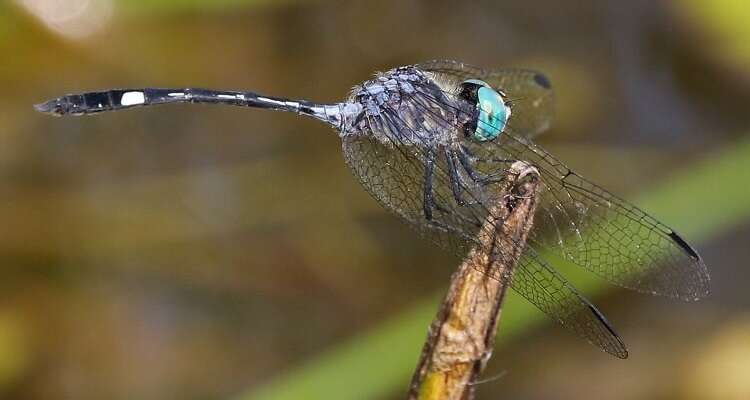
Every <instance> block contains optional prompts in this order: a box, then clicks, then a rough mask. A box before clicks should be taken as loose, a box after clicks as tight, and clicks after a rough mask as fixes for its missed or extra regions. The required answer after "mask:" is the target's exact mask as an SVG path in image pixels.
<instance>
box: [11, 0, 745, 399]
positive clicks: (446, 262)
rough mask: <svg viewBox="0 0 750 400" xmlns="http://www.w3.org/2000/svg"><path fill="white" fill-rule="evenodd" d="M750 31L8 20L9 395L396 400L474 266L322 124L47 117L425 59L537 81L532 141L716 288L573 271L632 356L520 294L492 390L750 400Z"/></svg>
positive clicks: (81, 2)
mask: <svg viewBox="0 0 750 400" xmlns="http://www.w3.org/2000/svg"><path fill="white" fill-rule="evenodd" d="M748 20H750V7H748V6H747V3H746V1H744V0H736V1H732V0H720V1H713V2H704V1H698V0H672V1H657V2H654V1H648V0H636V1H630V2H626V1H621V0H608V1H598V0H597V1H595V0H589V1H575V2H565V3H564V4H563V3H561V2H558V1H553V0H524V1H504V2H497V1H476V2H465V3H459V2H454V1H413V0H406V1H379V2H370V1H325V0H319V1H291V0H289V1H280V2H274V1H270V0H266V1H252V0H222V1H198V0H159V1H147V0H119V1H115V0H98V1H94V0H90V1H86V0H58V1H55V0H5V1H3V2H0V54H1V55H2V61H0V176H1V178H0V221H2V227H3V229H0V258H1V260H0V261H1V262H0V277H1V279H0V288H1V289H2V295H0V398H8V399H50V398H70V399H104V398H106V399H243V400H250V399H292V398H294V399H301V398H304V399H398V398H403V397H404V394H405V392H406V388H407V385H408V381H409V378H410V375H411V372H412V370H413V368H414V366H415V365H416V361H417V356H418V354H419V351H420V349H421V344H422V341H423V340H424V338H425V335H426V329H427V326H428V324H429V322H430V321H431V319H432V317H433V314H434V312H435V310H436V309H437V306H438V299H439V297H440V295H441V294H442V293H443V292H444V291H445V289H446V287H447V284H448V280H449V276H450V273H451V272H452V271H453V269H454V268H455V267H456V266H457V265H458V263H459V261H460V260H458V259H456V258H454V257H452V256H450V255H448V254H446V253H443V252H442V251H440V250H437V249H435V248H433V247H432V246H431V245H430V244H428V243H426V242H424V241H423V240H421V239H419V238H417V237H416V236H415V235H414V234H413V233H412V232H411V231H410V230H409V228H407V227H406V226H405V225H404V224H402V223H401V222H400V221H399V220H398V219H397V218H396V217H394V216H391V215H389V214H388V213H387V212H385V211H384V210H383V209H382V208H380V206H378V205H377V204H376V203H375V201H373V200H372V199H370V197H369V196H368V195H367V194H366V193H365V192H364V190H363V189H362V188H361V187H360V186H359V185H358V183H357V182H356V180H355V179H354V178H353V177H352V176H351V174H350V173H349V171H348V170H347V168H346V166H345V165H344V163H343V160H342V157H341V154H340V144H339V140H338V138H337V137H336V135H335V134H334V133H333V132H332V131H331V130H330V129H328V128H327V127H325V126H323V125H322V124H319V123H317V122H315V121H312V120H307V119H301V118H296V117H295V116H294V115H286V114H280V113H271V112H262V111H258V110H245V109H238V108H221V107H211V106H170V107H156V108H149V109H139V110H132V111H126V112H121V113H112V114H103V115H99V116H96V117H90V118H62V119H57V118H50V117H47V116H44V115H40V114H36V113H34V112H33V110H32V108H31V105H32V104H34V103H36V102H39V101H42V100H45V99H47V98H51V97H56V96H59V95H61V94H64V93H70V92H79V91H84V90H94V89H104V88H112V87H129V86H131V87H142V86H161V87H169V86H174V87H184V86H199V87H213V88H222V89H248V90H255V91H259V92H261V93H266V94H270V95H283V96H290V97H301V98H308V99H311V100H317V101H336V100H340V99H343V98H344V96H345V95H346V94H347V91H348V90H349V88H350V87H351V86H353V85H354V84H356V83H358V82H361V81H363V80H365V79H367V78H368V77H370V76H371V74H372V73H373V72H374V71H377V70H384V69H388V68H390V67H393V66H398V65H403V64H409V63H414V62H419V61H424V60H428V59H434V58H451V59H457V60H461V61H464V62H468V63H472V64H476V65H481V66H487V67H503V66H521V67H530V68H534V69H539V70H542V71H545V72H546V73H547V74H548V75H549V76H550V77H551V79H552V82H553V84H554V86H555V87H556V91H557V97H558V102H559V106H558V116H557V119H556V121H555V124H554V127H553V129H551V131H549V132H547V133H545V134H544V135H543V136H541V137H540V138H539V141H540V143H541V144H542V145H544V146H546V147H548V148H549V149H550V150H551V151H553V152H554V153H556V154H558V155H559V156H560V157H561V158H562V159H563V160H566V161H567V162H568V164H569V165H570V166H571V167H573V168H575V169H576V170H577V171H579V172H580V173H582V174H583V175H584V176H587V177H589V178H590V179H592V180H594V181H596V182H599V183H601V184H602V185H604V186H606V187H608V188H610V189H611V190H612V191H614V192H616V193H621V194H622V195H624V196H625V197H627V198H629V199H631V200H633V201H635V202H636V203H637V204H639V205H641V206H642V207H643V208H644V209H646V210H647V211H649V212H651V213H652V214H654V216H656V217H658V218H659V219H662V220H663V221H664V222H666V223H667V224H669V225H671V226H673V227H675V228H676V229H677V230H678V231H680V232H682V233H683V234H684V235H685V236H687V238H688V239H689V240H690V241H691V242H693V243H694V244H695V246H696V247H697V248H698V250H699V251H700V252H701V253H702V254H703V256H704V258H705V260H706V263H707V264H708V266H709V267H710V268H711V271H712V279H713V280H712V289H713V294H712V296H711V297H710V298H709V299H707V300H705V301H701V302H698V303H694V304H685V303H679V302H672V301H669V300H666V299H662V298H651V297H648V296H644V295H639V294H634V293H631V292H627V291H624V290H621V289H619V288H615V287H612V286H608V285H604V284H602V282H600V281H598V280H595V279H594V278H593V277H592V276H590V275H587V274H583V273H581V272H580V271H578V270H574V269H565V268H564V267H565V266H561V269H563V270H564V271H565V273H566V275H567V276H569V277H570V278H571V280H573V282H574V283H575V284H576V285H578V286H579V287H580V288H582V290H583V291H584V292H585V293H586V294H588V295H589V296H591V297H592V298H593V300H594V302H595V303H596V304H597V305H599V306H600V308H601V310H602V311H603V312H604V313H605V314H606V315H607V316H608V317H609V319H610V321H611V322H612V323H613V324H614V326H615V327H616V328H618V330H619V333H620V334H621V335H622V336H623V338H624V339H625V341H626V343H627V344H628V346H629V348H630V352H631V357H630V359H628V360H626V361H622V360H618V359H615V358H613V357H610V356H608V355H606V354H604V353H602V352H600V351H599V350H597V349H596V348H595V347H593V346H591V345H589V344H587V343H586V342H585V341H584V340H582V339H578V338H577V337H574V336H572V335H570V334H569V333H568V332H567V331H565V330H564V329H563V328H561V327H559V326H557V325H556V324H554V323H552V322H551V321H549V320H547V319H546V318H544V316H543V315H541V314H540V313H539V312H537V311H535V309H533V307H531V306H529V305H528V304H527V303H525V302H524V301H523V300H519V299H518V298H516V297H511V298H510V299H509V300H508V303H507V305H506V307H505V309H504V311H503V316H502V319H501V322H500V336H499V338H500V339H499V342H498V349H497V351H496V352H495V354H494V357H493V359H492V360H491V362H490V364H489V367H488V370H487V372H486V374H485V376H487V377H488V378H489V379H488V381H487V382H483V383H481V384H480V385H479V387H478V389H477V390H478V397H479V398H481V399H504V398H514V399H589V398H591V399H595V398H596V399H600V398H606V399H747V398H750V379H748V378H750V363H749V362H748V360H750V295H748V287H747V283H748V282H750V279H749V278H750V270H749V269H748V265H747V262H746V260H747V259H748V257H749V256H750V249H749V248H748V239H750V223H749V222H750V187H748V180H749V178H750V112H748V111H750V107H749V106H748V105H749V104H750V24H748V23H747V21H748ZM493 377H494V379H492V378H493Z"/></svg>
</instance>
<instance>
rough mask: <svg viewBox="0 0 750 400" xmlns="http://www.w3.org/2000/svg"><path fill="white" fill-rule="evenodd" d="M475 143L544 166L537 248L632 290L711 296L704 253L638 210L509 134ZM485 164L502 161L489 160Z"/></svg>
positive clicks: (484, 150) (486, 153) (488, 152)
mask: <svg viewBox="0 0 750 400" xmlns="http://www.w3.org/2000/svg"><path fill="white" fill-rule="evenodd" d="M473 147H474V149H475V150H476V153H477V154H481V156H480V157H491V156H495V157H497V155H500V154H504V155H505V157H512V158H517V159H520V160H525V161H527V162H529V163H531V164H532V165H534V166H536V167H537V169H538V170H539V172H540V174H541V176H542V181H543V182H544V188H543V192H542V195H541V201H540V207H539V212H538V213H537V219H536V221H537V222H538V225H537V227H536V228H535V230H534V231H533V232H532V234H531V236H532V243H534V244H535V245H540V246H541V247H544V248H547V249H550V250H551V251H553V252H555V253H557V254H559V255H560V256H562V257H563V258H565V259H568V260H570V261H572V262H573V263H575V264H578V265H580V266H581V267H583V268H586V269H588V270H590V271H592V272H594V273H596V274H597V275H599V276H601V277H602V278H604V279H606V280H608V281H610V282H612V283H615V284H617V285H620V286H623V287H626V288H629V289H633V290H636V291H640V292H645V293H651V294H656V295H663V296H668V297H672V298H678V299H682V300H688V301H690V300H697V299H700V298H703V297H705V296H706V295H708V292H709V276H708V269H707V268H706V265H705V264H704V263H703V260H702V259H701V258H700V256H699V255H698V254H697V253H696V251H695V250H694V249H693V248H692V247H691V246H690V245H689V244H688V243H687V242H685V240H684V239H682V237H680V236H679V234H677V233H676V232H675V231H674V230H672V229H671V228H669V227H668V226H666V225H664V224H662V223H661V222H659V221H657V220H656V219H654V218H653V217H651V216H650V215H648V214H646V213H645V212H644V211H642V210H640V209H639V208H638V207H636V206H634V205H632V204H630V203H628V202H626V201H625V200H622V199H620V198H619V197H617V196H615V195H613V194H611V193H609V192H608V191H606V190H605V189H603V188H602V187H600V186H598V185H596V184H594V183H591V182H589V181H587V180H586V179H584V178H583V177H581V176H580V175H578V174H577V173H575V172H573V171H572V170H570V169H569V168H568V167H566V166H565V165H564V164H562V163H561V162H560V161H559V160H557V159H556V158H555V157H554V156H552V155H551V154H549V153H548V152H546V151H545V150H544V149H542V148H540V147H539V146H537V145H535V144H533V143H531V142H529V141H528V140H527V139H524V138H523V137H519V136H514V135H513V133H512V132H508V133H507V134H505V135H504V136H503V137H501V138H500V140H498V141H497V142H496V143H494V144H492V145H488V146H473ZM480 147H481V148H480ZM493 164H494V165H493ZM487 168H488V169H489V170H497V169H500V168H502V165H500V164H499V163H496V162H494V163H493V162H489V163H488V165H487ZM545 229H546V230H545ZM550 230H552V232H550Z"/></svg>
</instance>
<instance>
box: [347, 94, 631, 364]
mask: <svg viewBox="0 0 750 400" xmlns="http://www.w3.org/2000/svg"><path fill="white" fill-rule="evenodd" d="M443 101H449V99H448V98H445V99H443ZM451 121H452V118H451V111H450V108H449V107H448V108H447V107H446V106H445V104H438V103H434V102H431V101H429V99H427V98H418V97H417V98H411V99H405V101H404V102H402V105H401V107H400V108H399V109H397V110H392V112H386V113H383V114H381V115H380V116H378V117H371V118H370V119H369V120H368V127H369V129H370V130H372V131H377V132H380V133H383V132H387V134H385V135H373V134H364V135H350V136H344V138H343V150H344V156H345V159H346V161H347V164H348V165H349V167H350V168H351V169H352V171H353V172H354V174H355V175H356V176H357V177H358V178H359V180H360V181H361V183H362V185H363V186H364V187H365V188H366V189H367V190H368V191H369V192H370V193H371V194H372V196H373V197H374V198H375V199H377V200H378V201H379V202H380V203H381V204H382V205H383V206H384V207H385V208H386V209H388V210H391V211H393V212H394V213H396V214H397V215H399V216H400V217H402V218H403V219H404V220H406V221H407V222H409V224H410V225H411V226H413V227H414V228H416V229H417V230H418V231H419V232H420V233H421V234H422V235H424V236H426V237H428V238H430V239H431V240H432V241H434V242H436V243H438V244H439V245H441V246H443V247H446V248H449V249H452V250H454V251H456V252H457V253H458V254H460V255H461V256H465V255H466V254H467V252H468V250H469V248H471V247H472V246H476V245H479V243H478V242H477V233H478V231H479V230H480V229H481V226H482V224H483V223H484V221H485V220H486V218H487V217H488V214H489V211H488V209H489V207H488V205H491V204H493V203H495V202H498V201H500V198H499V197H498V196H501V195H502V194H501V193H498V192H496V191H495V188H496V187H497V186H499V185H490V186H486V185H485V186H480V185H473V184H471V183H466V184H465V185H463V189H464V190H465V191H466V194H467V198H468V199H470V201H469V202H468V204H466V205H458V204H457V203H456V201H455V199H454V197H453V193H452V188H451V178H450V174H451V172H450V171H451V169H450V165H449V163H450V162H451V161H450V158H449V157H448V156H447V155H446V154H444V153H441V152H440V149H439V148H436V147H435V146H433V145H432V144H429V143H427V142H425V143H423V144H422V145H409V144H407V143H406V142H405V141H401V140H400V139H398V138H400V137H409V138H416V137H421V135H420V133H419V131H420V130H421V129H420V128H423V127H427V126H429V127H432V128H435V129H455V127H454V125H453V122H451ZM374 136H379V137H386V138H389V140H390V142H386V143H384V142H383V141H382V140H378V139H376V138H375V137H374ZM427 159H430V160H432V162H434V165H435V167H434V173H433V179H432V180H431V184H432V195H433V196H434V199H435V207H434V210H433V216H432V219H431V220H427V219H426V218H425V215H424V201H425V199H424V185H425V172H426V168H425V161H426V160H427ZM494 172H495V173H496V174H497V175H498V176H506V174H507V171H505V170H502V171H499V170H496V171H494ZM467 178H468V177H467V176H463V177H462V178H461V180H462V181H463V182H468V180H467ZM504 239H505V240H508V241H511V240H512V239H510V238H504ZM518 246H520V244H519V243H515V242H508V246H507V248H512V249H515V248H518ZM495 256H496V257H502V258H503V260H501V262H504V263H507V262H510V260H507V259H505V258H506V255H505V254H504V253H502V252H499V253H498V254H496V255H495ZM483 272H485V271H483ZM485 273H487V272H485ZM489 275H490V276H491V277H492V278H494V279H499V280H504V279H511V287H512V288H513V289H514V290H516V291H517V292H518V293H519V294H521V295H522V296H523V297H525V298H526V299H528V300H529V301H530V302H531V303H533V304H534V305H535V306H536V307H538V308H539V309H540V310H542V311H543V312H545V313H546V314H548V315H549V316H550V317H552V318H553V319H554V320H556V321H558V322H560V323H561V324H562V325H563V326H565V327H566V328H568V329H570V330H572V331H573V332H575V333H577V334H578V335H580V336H582V337H584V338H586V339H587V340H588V341H590V342H591V343H593V344H595V345H597V346H599V347H601V348H602V349H604V350H605V351H607V352H609V353H611V354H613V355H616V356H618V357H623V358H624V357H626V356H627V350H626V349H625V346H624V345H623V343H622V341H621V340H620V339H619V337H618V336H617V334H616V333H615V332H614V330H613V329H612V328H611V326H610V325H609V324H608V323H607V321H606V320H605V319H604V317H603V316H602V315H601V313H600V312H599V311H598V310H596V308H595V307H594V306H593V305H591V303H589V302H588V301H587V300H586V299H585V298H583V297H582V296H581V295H580V294H578V293H577V292H576V291H575V289H574V288H573V287H572V285H570V284H569V283H568V282H567V281H566V280H565V279H564V278H563V277H562V276H561V275H559V274H558V273H556V272H555V271H554V269H552V268H551V267H550V266H549V265H548V264H547V263H546V262H545V261H544V260H542V259H541V258H540V257H539V256H538V255H536V253H535V252H534V251H533V249H526V252H525V253H524V256H523V257H522V259H521V260H520V261H519V262H518V263H517V265H516V269H515V272H514V275H513V277H512V278H511V277H508V276H500V275H499V274H498V273H497V271H491V272H489Z"/></svg>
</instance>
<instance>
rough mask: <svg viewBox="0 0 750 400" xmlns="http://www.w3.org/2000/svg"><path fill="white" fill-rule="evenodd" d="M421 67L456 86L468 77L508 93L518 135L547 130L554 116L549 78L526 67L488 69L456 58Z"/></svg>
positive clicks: (509, 124) (515, 130) (532, 134)
mask: <svg viewBox="0 0 750 400" xmlns="http://www.w3.org/2000/svg"><path fill="white" fill-rule="evenodd" d="M418 67H419V68H421V69H423V70H425V71H429V72H432V73H434V74H435V75H436V79H437V80H438V81H440V80H443V81H449V85H457V84H460V83H461V82H463V81H465V80H467V79H481V80H483V81H485V82H487V84H489V85H490V86H492V87H493V88H494V89H495V90H498V91H500V92H502V93H504V94H505V98H506V99H507V100H509V101H510V103H511V106H510V108H511V116H510V119H509V121H508V126H509V127H510V128H511V129H513V131H514V132H516V134H518V135H521V136H525V137H529V138H531V137H534V136H536V135H538V134H539V133H541V132H543V131H545V130H547V129H548V128H549V126H550V124H551V122H552V118H553V116H554V106H555V96H554V92H553V90H552V86H551V84H550V81H549V79H547V77H546V76H545V75H544V74H542V73H540V72H537V71H533V70H527V69H514V68H507V69H496V70H485V69H483V68H480V67H475V66H472V65H468V64H464V63H461V62H457V61H450V60H439V61H428V62H425V63H422V64H419V65H418Z"/></svg>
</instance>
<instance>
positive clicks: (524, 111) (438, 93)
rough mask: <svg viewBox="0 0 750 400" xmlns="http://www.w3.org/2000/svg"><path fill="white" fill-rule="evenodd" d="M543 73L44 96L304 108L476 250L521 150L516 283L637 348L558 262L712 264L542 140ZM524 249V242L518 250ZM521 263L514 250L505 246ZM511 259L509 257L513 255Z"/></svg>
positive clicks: (609, 276) (666, 280)
mask: <svg viewBox="0 0 750 400" xmlns="http://www.w3.org/2000/svg"><path fill="white" fill-rule="evenodd" d="M554 97H555V96H554V92H553V90H552V86H551V83H550V80H549V79H548V78H547V77H546V76H545V75H544V74H542V73H540V72H537V71H533V70H526V69H497V70H489V69H483V68H480V67H475V66H472V65H468V64H464V63H461V62H458V61H451V60H437V61H429V62H424V63H420V64H415V65H408V66H401V67H396V68H393V69H391V70H389V71H386V72H380V73H376V74H375V75H374V77H373V78H372V79H369V80H367V81H365V82H363V83H361V84H359V85H356V86H355V87H354V88H353V89H352V91H351V93H350V94H349V96H348V98H347V99H346V100H345V101H343V102H337V103H316V102H311V101H307V100H294V99H288V98H282V97H273V96H265V95H261V94H258V93H254V92H247V91H221V90H210V89H200V88H180V89H163V88H140V89H116V90H105V91H97V92H88V93H82V94H70V95H66V96H63V97H59V98H56V99H52V100H49V101H47V102H44V103H41V104H37V105H35V108H36V110H38V111H40V112H43V113H48V114H52V115H56V116H62V115H89V114H96V113H100V112H108V111H116V110H122V109H128V108H133V107H144V106H152V105H159V104H168V103H208V104H220V105H232V106H241V107H252V108H262V109H269V110H279V111H288V112H293V113H296V114H299V115H304V116H308V117H313V118H315V119H317V120H320V121H322V122H324V123H326V124H328V125H330V126H331V127H333V128H334V129H335V130H336V131H337V132H338V135H339V137H340V139H341V142H342V149H343V156H344V159H345V161H346V164H347V165H348V166H349V167H350V169H351V170H352V171H353V173H354V175H355V176H356V177H357V178H358V179H359V181H360V182H361V184H362V186H363V187H364V188H365V189H366V190H367V191H368V192H369V193H370V194H371V195H372V197H374V198H375V199H376V200H377V201H378V202H379V203H380V204H382V205H383V206H384V207H385V208H386V209H388V210H390V211H391V212H393V213H395V214H396V215H398V216H399V217H401V218H402V219H403V220H405V221H406V222H407V223H408V224H409V225H411V226H412V227H413V228H415V229H416V230H417V231H418V232H419V233H420V234H422V235H423V236H425V237H427V238H428V239H430V240H431V241H433V242H434V243H436V244H437V245H439V246H441V247H443V248H445V249H448V250H451V251H453V252H455V253H456V254H458V255H459V256H461V257H463V256H466V254H467V253H468V252H469V250H471V249H472V248H474V247H476V246H478V245H479V239H478V233H479V232H480V230H481V229H482V226H483V223H485V221H487V218H488V217H491V210H492V209H493V206H494V205H495V204H497V203H498V202H499V201H501V200H502V199H501V198H500V196H507V194H505V193H501V192H500V191H499V190H498V187H499V186H500V185H498V182H501V181H502V180H503V179H507V177H508V174H509V173H510V172H509V171H510V165H511V164H512V163H514V162H516V161H523V162H525V163H529V164H531V165H532V166H533V167H534V168H535V169H536V170H538V172H539V177H540V178H539V179H540V182H541V188H540V189H539V191H538V193H537V194H536V196H538V201H537V202H538V206H537V210H536V213H535V215H534V221H533V227H532V230H531V232H530V234H529V237H528V240H527V242H526V243H516V242H514V241H513V240H514V239H512V238H501V239H499V240H505V241H507V243H506V244H507V245H508V246H502V247H504V248H510V249H521V250H522V256H521V257H520V259H518V260H517V262H516V265H515V268H514V269H513V272H512V274H507V273H504V274H501V273H499V272H497V271H493V270H492V269H490V270H483V273H485V274H487V275H489V276H490V277H491V278H492V279H497V280H500V281H501V282H504V283H506V284H509V285H510V286H511V287H512V288H513V289H514V290H515V291H516V292H517V293H518V294H520V295H521V296H522V297H524V298H526V299H527V300H528V301H530V302H531V303H532V304H534V305H535V306H536V307H537V308H539V309H540V310H541V311H542V312H544V313H546V314H547V315H548V316H549V317H551V318H552V319H553V320H555V321H557V322H558V323H560V324H562V325H563V326H564V327H565V328H568V329H569V330H571V331H572V332H574V333H575V334H577V335H579V336H580V337H583V338H585V339H586V340H588V341H589V342H590V343H592V344H594V345H595V346H598V347H599V348H601V349H602V350H604V351H606V352H607V353H609V354H612V355H614V356H617V357H620V358H627V356H628V350H627V348H626V346H625V344H624V342H623V340H622V339H621V337H620V336H619V335H618V334H617V333H616V332H615V330H614V328H613V327H612V325H611V324H610V323H609V322H608V321H607V319H606V318H605V317H604V315H603V314H602V313H601V312H600V311H599V310H598V309H597V308H596V307H595V306H594V305H593V304H592V303H591V302H590V301H589V300H587V299H586V298H585V297H584V296H583V295H582V294H581V293H579V291H578V290H577V289H576V288H575V287H574V286H573V285H572V284H571V283H570V282H569V281H568V280H567V279H566V278H565V277H564V276H563V275H562V274H561V273H560V272H559V271H558V270H557V269H556V268H555V267H553V265H552V264H553V263H552V262H550V261H548V260H564V261H567V262H569V263H572V264H575V265H577V266H579V267H581V268H584V269H586V270H588V271H590V272H592V273H594V274H596V275H598V276H599V277H601V278H603V279H605V280H607V281H609V282H611V283H613V284H615V285H618V286H621V287H624V288H627V289H631V290H635V291H638V292H643V293H649V294H653V295H661V296H665V297H669V298H675V299H681V300H684V301H693V300H698V299H700V298H703V297H705V296H707V295H708V293H709V280H710V279H709V273H708V269H707V267H706V265H705V263H704V261H703V260H702V258H701V256H700V255H699V254H698V253H697V252H696V250H695V249H694V248H693V247H692V246H691V245H690V244H688V243H687V241H685V240H684V239H683V238H682V236H680V235H679V234H678V233H677V232H675V231H674V230H673V229H671V228H669V227H668V226H666V225H665V224H663V223H661V222H659V221H658V220H656V219H655V218H653V217H652V216H650V215H648V214H647V213H645V212H644V211H642V210H641V209H639V208H638V207H636V206H635V205H632V204H630V203H628V202H627V201H625V200H623V199H622V198H620V197H618V196H615V195H613V194H611V193H610V192H608V191H607V190H605V189H604V188H602V187H601V186H599V185H597V184H595V183H592V182H590V181H588V180H586V179H584V178H583V177H582V176H581V175H579V174H578V173H576V172H575V171H573V170H571V169H570V168H568V167H567V166H566V165H565V164H564V163H563V162H562V161H560V160H559V159H558V158H557V157H555V156H554V155H552V154H550V153H549V152H548V151H546V150H545V149H544V148H542V147H540V146H539V145H538V144H536V143H535V142H534V141H533V139H534V137H535V136H536V135H538V134H539V133H541V132H542V131H544V130H546V129H547V128H548V127H549V126H550V123H551V120H552V115H553V114H554ZM511 253H516V254H517V253H518V252H516V251H512V252H511ZM493 257H499V258H500V259H499V260H498V261H501V262H504V263H505V264H506V265H512V260H511V259H510V257H511V256H510V255H505V254H503V253H498V254H493ZM506 257H507V259H505V258H506Z"/></svg>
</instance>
